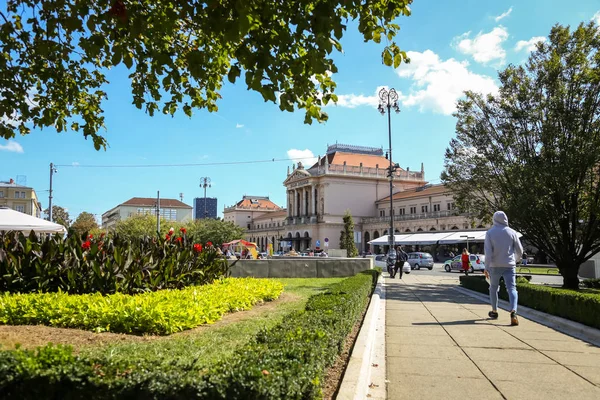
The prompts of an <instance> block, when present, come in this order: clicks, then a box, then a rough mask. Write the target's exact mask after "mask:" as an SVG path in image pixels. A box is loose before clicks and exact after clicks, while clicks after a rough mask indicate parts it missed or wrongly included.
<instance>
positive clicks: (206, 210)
mask: <svg viewBox="0 0 600 400" xmlns="http://www.w3.org/2000/svg"><path fill="white" fill-rule="evenodd" d="M205 204H206V206H205ZM204 218H213V219H216V218H217V198H216V197H207V198H204V197H196V198H195V199H194V219H204Z"/></svg>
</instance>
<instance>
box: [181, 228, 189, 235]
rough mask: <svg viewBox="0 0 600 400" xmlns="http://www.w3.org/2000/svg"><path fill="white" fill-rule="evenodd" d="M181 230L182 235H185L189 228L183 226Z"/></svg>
mask: <svg viewBox="0 0 600 400" xmlns="http://www.w3.org/2000/svg"><path fill="white" fill-rule="evenodd" d="M179 232H181V234H182V235H185V234H186V233H187V229H185V228H181V229H179Z"/></svg>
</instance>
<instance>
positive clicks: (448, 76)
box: [396, 50, 498, 115]
mask: <svg viewBox="0 0 600 400" xmlns="http://www.w3.org/2000/svg"><path fill="white" fill-rule="evenodd" d="M407 55H408V57H409V58H410V64H403V65H401V66H400V67H399V68H398V69H397V70H396V72H397V74H398V75H399V76H400V77H401V78H409V79H412V80H413V85H412V86H411V90H410V92H409V94H408V95H401V102H402V104H403V105H404V106H406V107H412V106H418V107H419V110H420V111H427V110H431V111H433V112H436V113H440V114H445V115H450V114H452V113H453V112H454V111H455V110H456V102H457V101H458V99H460V98H461V97H462V96H463V95H464V92H465V91H466V90H472V91H474V92H479V93H484V94H488V93H497V91H498V87H497V86H496V83H495V82H494V80H493V79H492V78H491V77H489V76H486V75H479V74H476V73H473V72H471V71H469V69H468V66H469V63H468V62H467V61H462V62H460V61H457V60H455V59H453V58H450V59H448V60H445V61H443V60H441V59H440V57H439V56H438V55H437V54H435V53H434V52H433V51H431V50H426V51H424V52H423V53H419V52H414V51H409V52H407Z"/></svg>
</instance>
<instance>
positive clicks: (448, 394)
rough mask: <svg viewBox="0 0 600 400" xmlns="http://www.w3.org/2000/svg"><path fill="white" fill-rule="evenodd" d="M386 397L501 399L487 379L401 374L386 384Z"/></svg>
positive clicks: (446, 399) (462, 399)
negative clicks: (398, 377)
mask: <svg viewBox="0 0 600 400" xmlns="http://www.w3.org/2000/svg"><path fill="white" fill-rule="evenodd" d="M388 399H398V400H403V399H407V400H421V399H422V400H432V399H445V400H464V399H478V400H480V399H485V400H487V399H490V400H495V399H502V396H501V395H500V393H498V391H497V390H496V389H495V388H494V387H493V386H492V385H491V384H490V382H489V381H488V380H487V379H474V378H455V377H444V376H419V377H416V376H414V375H408V376H401V378H400V379H398V380H397V381H393V382H390V383H389V384H388Z"/></svg>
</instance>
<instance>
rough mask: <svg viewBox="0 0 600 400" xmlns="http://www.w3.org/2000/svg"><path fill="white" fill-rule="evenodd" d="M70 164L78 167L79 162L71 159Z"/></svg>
mask: <svg viewBox="0 0 600 400" xmlns="http://www.w3.org/2000/svg"><path fill="white" fill-rule="evenodd" d="M71 165H72V166H74V167H79V165H80V164H79V163H78V162H77V161H73V162H72V163H71Z"/></svg>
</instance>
